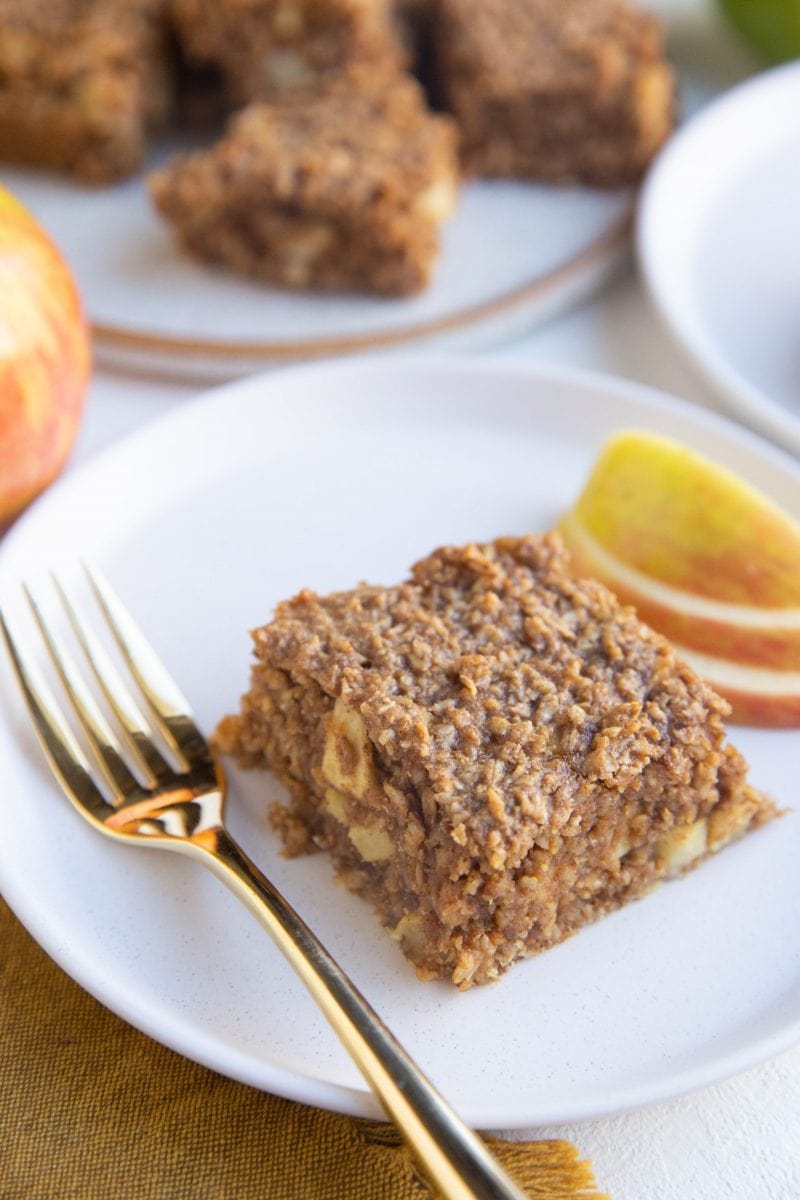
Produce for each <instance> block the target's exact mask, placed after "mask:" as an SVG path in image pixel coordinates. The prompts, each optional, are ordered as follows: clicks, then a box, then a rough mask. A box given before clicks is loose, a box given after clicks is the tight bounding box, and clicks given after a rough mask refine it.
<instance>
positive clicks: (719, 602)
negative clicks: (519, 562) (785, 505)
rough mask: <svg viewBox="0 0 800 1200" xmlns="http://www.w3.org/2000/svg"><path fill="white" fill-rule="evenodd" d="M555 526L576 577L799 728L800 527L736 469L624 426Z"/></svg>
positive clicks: (739, 703)
mask: <svg viewBox="0 0 800 1200" xmlns="http://www.w3.org/2000/svg"><path fill="white" fill-rule="evenodd" d="M558 528H559V530H560V532H561V535H562V537H563V538H564V541H565V543H566V545H567V547H568V549H569V550H570V553H571V556H572V562H573V569H574V571H575V573H576V574H578V575H590V576H592V577H594V578H596V579H600V580H602V582H604V583H605V584H606V585H607V586H608V587H610V588H611V589H612V590H613V591H614V592H615V593H616V594H617V595H618V596H619V598H620V599H621V600H623V601H624V602H625V603H629V604H632V605H634V607H635V608H636V609H637V612H638V613H639V616H640V617H641V618H642V620H643V621H646V622H647V624H649V625H651V626H652V627H653V628H654V629H658V630H659V631H660V632H661V633H663V634H664V635H665V636H666V637H668V638H669V639H670V641H671V642H673V644H674V645H675V646H676V648H677V649H678V650H679V652H680V653H681V654H682V655H683V656H684V657H685V658H686V659H687V660H688V661H689V662H691V663H693V665H694V666H695V667H696V668H697V670H698V671H699V673H700V674H701V675H702V676H703V677H704V678H706V679H708V681H709V682H710V683H712V684H713V685H714V686H715V687H716V689H717V690H718V691H719V692H720V693H721V694H722V695H724V696H725V697H726V698H727V699H728V700H729V701H730V703H731V704H732V706H733V710H734V712H733V715H734V719H735V720H738V721H740V722H743V723H745V724H753V725H767V726H791V727H797V726H800V525H798V524H797V522H795V521H794V520H792V518H791V517H790V516H789V514H788V513H786V512H784V511H783V510H782V509H781V508H779V507H778V506H777V505H776V504H774V503H773V502H772V501H771V500H769V499H768V498H767V497H766V496H764V495H763V494H762V493H761V492H759V491H757V490H756V489H755V488H753V487H751V486H750V485H749V484H748V483H746V482H745V481H744V480H743V479H740V478H739V477H738V476H737V475H735V474H734V473H733V472H731V471H728V470H727V469H726V468H723V467H721V466H718V465H717V464H715V463H713V462H712V461H711V460H710V459H708V458H705V457H704V456H703V455H701V454H698V453H697V452H695V451H694V450H691V449H689V448H688V447H686V446H683V445H681V444H680V443H678V442H675V441H673V440H672V439H669V438H665V437H662V436H660V435H657V434H652V433H649V432H648V433H645V432H639V431H635V430H634V431H628V432H623V433H620V434H618V435H616V436H615V437H614V438H612V439H611V440H610V441H609V442H608V443H607V444H606V445H605V446H604V447H603V449H602V450H601V453H600V455H599V457H598V459H597V462H596V465H595V467H594V469H593V471H592V473H591V476H590V478H589V480H588V481H587V484H586V486H585V488H584V490H583V492H582V493H581V495H580V497H579V499H578V501H577V503H576V505H575V507H574V508H573V509H572V510H571V511H570V512H569V513H567V514H566V515H565V516H564V517H563V518H562V520H561V521H560V523H559V525H558Z"/></svg>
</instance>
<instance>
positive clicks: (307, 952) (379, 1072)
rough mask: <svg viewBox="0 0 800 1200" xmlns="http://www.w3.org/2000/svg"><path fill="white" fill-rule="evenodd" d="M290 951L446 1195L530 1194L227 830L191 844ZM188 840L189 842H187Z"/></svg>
mask: <svg viewBox="0 0 800 1200" xmlns="http://www.w3.org/2000/svg"><path fill="white" fill-rule="evenodd" d="M190 844H192V845H193V846H194V848H195V849H196V850H197V851H199V852H200V853H199V857H200V860H201V861H202V862H204V863H205V865H206V866H209V867H210V868H211V869H212V870H213V871H214V873H215V874H216V875H217V876H218V877H219V878H220V879H221V880H222V882H223V883H225V884H226V885H227V886H228V887H229V888H230V889H231V891H232V892H234V894H235V895H236V896H238V897H239V899H240V900H242V901H244V903H245V904H246V905H247V907H248V908H249V909H250V911H251V912H252V913H253V915H254V916H255V917H256V918H257V920H258V921H260V922H261V924H262V925H263V926H264V927H265V928H266V930H267V932H268V933H269V934H270V936H271V937H272V939H273V941H274V942H275V943H276V944H277V946H278V948H279V949H280V950H281V951H282V952H283V954H284V955H285V956H286V958H287V959H288V960H289V962H290V963H291V965H292V966H293V967H294V969H295V971H296V972H297V974H298V975H299V976H300V978H301V979H302V980H303V983H304V984H305V985H306V987H307V988H308V990H309V991H310V993H311V995H312V996H313V997H314V999H315V1000H316V1001H317V1003H318V1004H319V1006H320V1008H321V1009H322V1012H323V1013H324V1015H325V1016H326V1017H327V1019H328V1021H329V1022H330V1024H331V1025H332V1026H333V1029H334V1030H335V1032H336V1034H337V1035H338V1037H339V1039H340V1040H341V1042H342V1043H343V1045H344V1047H345V1049H346V1050H347V1051H348V1052H349V1054H350V1056H351V1057H352V1058H353V1060H354V1061H355V1063H356V1064H357V1066H358V1067H359V1069H360V1070H361V1072H362V1074H363V1075H364V1078H365V1079H366V1080H367V1082H368V1083H369V1085H370V1087H371V1088H372V1090H373V1091H374V1093H375V1095H376V1096H377V1098H378V1100H379V1101H380V1102H381V1105H382V1106H383V1108H384V1109H385V1111H386V1113H387V1114H388V1116H390V1117H391V1118H392V1120H393V1121H394V1122H395V1124H396V1125H397V1126H398V1128H399V1129H400V1131H401V1132H402V1133H403V1135H404V1136H405V1138H406V1140H407V1141H408V1142H409V1144H410V1145H411V1147H412V1149H413V1150H414V1151H415V1152H416V1155H417V1156H418V1158H419V1161H420V1164H421V1166H422V1168H423V1170H424V1171H425V1173H426V1175H427V1176H428V1177H429V1179H430V1181H431V1182H432V1183H433V1184H435V1186H436V1187H437V1188H438V1189H439V1191H440V1192H441V1194H442V1196H444V1197H445V1198H446V1200H525V1197H524V1194H523V1193H522V1192H521V1191H520V1189H519V1188H518V1187H517V1186H516V1184H515V1183H513V1182H512V1180H511V1179H509V1177H508V1176H507V1175H506V1173H505V1172H504V1171H503V1170H502V1168H501V1167H500V1166H499V1164H498V1163H497V1162H496V1160H495V1159H494V1158H493V1157H492V1156H491V1154H489V1152H488V1150H487V1149H486V1147H485V1146H484V1144H483V1142H481V1141H480V1139H479V1138H478V1137H477V1136H476V1134H474V1133H473V1132H472V1131H471V1130H470V1129H468V1128H467V1126H466V1125H465V1124H464V1122H463V1121H462V1120H461V1119H460V1117H458V1116H457V1115H456V1113H455V1112H454V1111H453V1109H452V1108H451V1107H450V1105H449V1104H448V1103H447V1101H446V1100H445V1099H444V1098H443V1097H442V1096H441V1095H440V1094H439V1092H438V1091H437V1090H436V1089H435V1088H434V1086H433V1084H432V1083H430V1081H429V1080H428V1079H426V1077H425V1076H424V1075H423V1073H422V1072H421V1071H420V1069H419V1068H418V1067H417V1066H416V1064H415V1063H414V1062H413V1060H412V1059H411V1058H410V1057H409V1055H408V1054H407V1053H406V1051H405V1050H404V1049H403V1047H402V1046H401V1045H400V1043H399V1042H398V1041H397V1039H396V1038H395V1037H394V1035H393V1034H392V1033H391V1032H390V1030H389V1029H388V1028H387V1027H386V1025H384V1023H383V1021H382V1020H381V1019H380V1017H379V1016H378V1014H377V1013H376V1012H375V1010H374V1009H373V1008H372V1006H371V1005H370V1004H369V1003H368V1002H367V1000H365V999H364V997H363V996H362V995H361V993H360V992H359V990H358V989H357V988H356V987H355V985H354V984H353V983H351V981H350V980H349V979H348V977H347V975H346V974H345V973H344V971H343V970H342V969H341V967H340V966H338V964H337V963H336V961H335V960H334V959H333V958H332V957H331V955H330V954H329V953H328V951H327V950H326V949H325V947H324V946H323V945H322V943H321V942H320V941H319V940H318V938H316V937H315V935H314V934H313V933H312V932H311V930H310V929H309V927H308V926H307V925H306V923H305V921H304V920H303V919H302V917H300V916H299V915H298V914H297V913H296V912H295V911H294V909H293V908H292V907H291V905H290V904H288V903H287V902H286V900H284V898H283V897H282V896H281V894H280V892H278V891H277V890H276V889H275V888H274V887H273V886H272V884H271V883H270V881H269V880H268V879H267V878H266V876H265V875H264V874H262V872H261V871H260V870H259V869H258V867H257V866H256V865H255V863H254V862H252V861H251V860H250V859H249V858H248V857H247V855H246V854H245V853H244V851H243V850H242V849H241V847H240V846H238V845H237V844H236V842H235V841H234V840H233V838H232V837H231V836H230V834H229V833H228V832H227V830H226V829H223V828H221V827H220V828H215V829H212V830H207V831H206V832H205V835H203V837H202V840H200V839H196V840H193V842H192V843H190ZM184 846H186V843H184Z"/></svg>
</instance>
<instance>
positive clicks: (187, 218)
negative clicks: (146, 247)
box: [151, 76, 458, 296]
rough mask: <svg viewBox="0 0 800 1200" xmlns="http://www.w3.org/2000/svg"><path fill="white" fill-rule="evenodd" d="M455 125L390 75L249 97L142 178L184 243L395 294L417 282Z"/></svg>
mask: <svg viewBox="0 0 800 1200" xmlns="http://www.w3.org/2000/svg"><path fill="white" fill-rule="evenodd" d="M457 172H458V167H457V154H456V134H455V127H454V125H453V123H452V121H451V119H450V118H449V117H445V116H438V115H434V114H433V113H431V112H429V111H428V109H427V107H426V105H425V101H424V98H423V94H422V89H421V88H420V87H419V85H418V84H417V83H416V81H414V80H412V79H411V78H406V77H402V76H398V77H397V78H396V79H394V80H393V81H392V83H391V85H390V86H389V88H388V89H387V90H386V91H382V92H380V93H378V92H375V91H374V90H372V89H371V88H370V87H368V86H366V85H365V86H363V87H362V86H357V85H356V83H355V81H354V80H353V79H348V80H347V81H346V82H343V83H342V84H341V86H338V87H335V88H333V89H332V90H331V91H330V92H327V93H325V94H322V95H320V96H319V97H317V98H315V99H313V100H311V101H308V102H299V101H298V102H293V103H285V104H281V105H269V104H253V105H251V106H250V107H248V108H246V109H244V110H243V111H242V112H241V113H239V114H237V115H236V116H235V117H234V118H233V121H232V123H231V125H230V128H229V131H228V133H227V135H226V136H225V137H224V138H223V139H222V141H220V142H219V143H218V144H217V145H216V146H214V147H212V148H211V149H210V150H208V151H201V152H198V153H195V154H190V155H187V156H184V157H181V158H179V159H177V160H176V161H175V162H173V163H172V164H169V165H168V166H166V167H165V168H164V169H163V170H162V171H161V172H159V173H157V174H155V175H154V176H153V177H152V178H151V190H152V195H153V198H154V200H155V203H156V205H157V207H158V208H159V209H160V211H161V212H162V213H163V215H164V216H165V217H166V218H167V219H168V220H169V221H170V222H171V223H172V225H173V227H174V229H175V231H176V233H177V235H178V237H179V239H180V241H181V242H182V244H183V245H184V247H185V248H186V249H187V250H188V251H189V252H190V253H192V254H194V255H196V256H198V257H199V258H202V259H205V260H207V261H208V262H211V263H218V264H222V265H224V266H227V267H229V268H230V269H232V270H234V271H238V272H240V273H241V274H244V275H249V276H253V277H255V278H257V279H261V280H264V281H266V282H271V283H277V284H282V285H283V286H285V287H293V288H309V287H310V288H324V289H348V290H362V291H370V292H375V293H378V294H384V295H392V296H402V295H406V294H410V293H413V292H416V291H419V290H420V289H421V288H422V287H424V286H425V284H426V283H427V282H428V281H429V278H430V276H431V272H432V270H433V265H434V262H435V260H436V257H437V254H438V250H439V226H440V224H441V222H442V220H443V218H444V217H446V216H447V215H449V213H450V211H451V210H452V208H453V206H454V203H455V196H456V185H457Z"/></svg>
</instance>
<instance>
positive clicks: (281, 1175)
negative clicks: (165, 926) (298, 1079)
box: [0, 900, 607, 1200]
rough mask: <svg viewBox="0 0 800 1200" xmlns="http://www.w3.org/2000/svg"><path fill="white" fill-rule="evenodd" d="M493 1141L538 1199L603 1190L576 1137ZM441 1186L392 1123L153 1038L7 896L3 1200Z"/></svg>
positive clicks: (1, 907)
mask: <svg viewBox="0 0 800 1200" xmlns="http://www.w3.org/2000/svg"><path fill="white" fill-rule="evenodd" d="M492 1146H493V1149H494V1152H495V1153H496V1154H497V1156H498V1158H499V1159H500V1160H501V1161H502V1162H503V1163H504V1165H505V1166H506V1168H507V1169H508V1171H509V1172H510V1173H511V1174H513V1175H514V1176H515V1178H516V1179H517V1180H518V1181H519V1182H520V1184H522V1186H523V1187H524V1188H526V1189H527V1190H528V1192H529V1194H530V1195H531V1196H533V1197H541V1198H545V1197H546V1198H547V1200H577V1197H581V1200H589V1198H591V1200H603V1198H602V1197H601V1196H600V1194H599V1193H598V1192H597V1190H596V1187H595V1184H594V1180H593V1177H592V1170H591V1166H590V1165H589V1164H588V1163H585V1162H582V1161H580V1158H579V1156H578V1152H577V1150H576V1149H575V1147H574V1146H572V1145H570V1143H569V1142H561V1141H549V1142H527V1143H508V1142H500V1141H497V1140H494V1139H493V1140H492ZM431 1195H432V1193H431V1191H430V1189H429V1187H428V1185H427V1184H426V1182H425V1181H424V1179H422V1178H421V1177H420V1176H419V1174H418V1173H417V1170H416V1168H415V1166H414V1163H413V1161H412V1159H411V1157H410V1155H409V1153H408V1151H407V1150H406V1149H405V1147H404V1145H403V1144H402V1143H401V1140H400V1138H399V1135H398V1134H397V1133H396V1132H395V1130H394V1128H393V1127H392V1126H391V1125H386V1124H382V1123H380V1122H377V1121H359V1120H354V1119H351V1118H349V1117H342V1116H339V1115H337V1114H334V1113H328V1112H323V1111H322V1110H320V1109H316V1108H307V1107H305V1106H304V1105H301V1104H295V1103H292V1102H291V1101H288V1100H282V1099H280V1098H278V1097H277V1096H270V1095H266V1094H265V1093H263V1092H259V1091H256V1090H254V1089H253V1088H249V1087H246V1086H245V1085H243V1084H239V1083H234V1082H232V1081H231V1080H229V1079H225V1078H223V1077H222V1076H220V1075H217V1074H215V1073H214V1072H213V1071H209V1070H206V1069H205V1068H204V1067H199V1066H197V1065H196V1064H195V1063H192V1062H189V1061H188V1060H187V1059H184V1058H181V1057H180V1056H179V1055H177V1054H174V1053H173V1052H172V1051H170V1050H167V1049H165V1048H164V1047H163V1046H160V1045H158V1044H157V1043H156V1042H153V1041H151V1040H150V1039H149V1038H148V1037H145V1036H144V1035H143V1034H141V1033H139V1032H138V1031H137V1030H135V1029H132V1028H131V1027H130V1026H128V1025H126V1024H125V1023H124V1022H123V1021H121V1020H120V1019H119V1018H118V1017H116V1016H114V1015H113V1014H112V1013H110V1012H109V1011H108V1010H107V1009H105V1008H103V1007H102V1005H100V1004H98V1003H97V1002H96V1001H95V1000H94V999H93V998H92V997H91V996H89V995H88V993H86V992H84V991H83V990H82V988H80V987H78V985H77V984H75V983H73V981H72V980H71V979H69V978H68V977H67V976H66V975H65V974H64V973H63V972H62V971H61V970H60V969H59V968H58V967H57V966H56V965H55V964H54V963H53V962H51V960H50V959H49V958H47V956H46V955H45V954H44V953H43V952H42V951H41V950H40V949H39V947H38V946H37V945H36V943H35V942H34V941H33V940H32V939H31V938H30V937H29V936H28V934H27V933H26V932H25V930H24V929H23V928H22V926H21V925H20V924H19V922H18V921H17V920H16V919H15V918H14V916H13V915H12V914H11V912H10V911H9V909H8V908H7V906H6V905H5V904H4V903H3V901H2V900H0V1200H430V1197H431ZM606 1200H607V1198H606Z"/></svg>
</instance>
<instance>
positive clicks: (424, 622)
mask: <svg viewBox="0 0 800 1200" xmlns="http://www.w3.org/2000/svg"><path fill="white" fill-rule="evenodd" d="M254 643H255V664H254V666H253V669H252V676H251V681H250V689H249V691H248V692H247V693H246V695H245V696H244V697H243V699H242V703H241V711H240V713H239V714H238V715H236V716H232V717H229V718H227V719H225V720H224V721H223V722H222V723H221V725H220V728H219V730H218V733H217V742H218V747H219V748H220V749H221V750H223V751H225V752H228V753H233V754H234V755H236V756H237V757H238V758H239V760H240V761H241V762H242V763H243V764H244V765H247V766H261V767H268V768H270V769H271V770H272V771H273V772H274V773H275V775H276V776H277V777H278V778H279V779H280V780H281V782H282V783H283V784H284V785H285V787H286V789H287V791H288V793H289V798H290V799H289V803H288V804H286V805H282V806H281V805H279V806H278V807H277V808H276V809H275V810H274V811H273V820H274V823H275V825H276V827H277V828H278V830H279V831H280V832H281V834H282V837H283V840H284V843H285V846H286V849H287V851H288V852H289V853H290V854H296V853H300V852H304V851H310V850H314V849H318V848H322V849H326V850H329V851H330V854H331V857H332V859H333V862H334V864H335V867H336V870H337V872H338V875H339V877H340V878H341V879H342V880H343V882H344V883H345V884H346V885H347V886H348V887H349V888H350V889H351V890H353V891H355V892H357V893H359V894H360V895H362V896H364V897H365V898H366V899H367V900H368V901H369V902H370V903H371V904H372V905H373V906H374V908H375V910H376V912H377V914H378V916H379V918H380V920H381V921H382V923H383V924H384V925H385V926H386V928H387V929H388V930H389V932H390V933H391V935H392V937H394V938H395V939H396V940H397V941H398V942H399V944H400V945H401V947H402V949H403V950H404V952H405V954H406V955H407V956H408V958H409V959H410V960H411V962H412V963H413V964H414V966H415V967H416V969H417V973H418V975H419V977H420V978H421V979H434V978H445V979H450V980H452V982H453V983H454V984H456V985H457V986H458V987H460V988H462V989H463V988H468V987H470V986H472V985H473V984H482V983H488V982H491V981H493V980H496V979H497V978H498V977H499V976H500V975H501V974H502V973H503V972H504V971H505V970H507V968H508V967H509V966H511V964H512V963H514V962H515V961H516V960H518V959H520V958H523V957H525V956H527V955H531V954H536V953H537V952H539V951H541V950H545V949H547V948H548V947H550V946H553V945H554V944H556V943H557V942H560V941H562V940H563V939H564V938H566V937H569V936H570V935H571V934H573V933H575V932H576V931H577V930H579V929H580V928H581V927H583V926H585V925H586V924H587V923H589V922H591V921H594V920H595V919H596V918H598V917H601V916H603V914H605V913H609V912H611V911H613V910H614V909H617V908H619V907H620V906H621V905H624V904H627V903H628V902H629V901H632V900H634V899H636V898H637V897H640V896H643V895H644V894H645V893H646V892H647V891H648V890H649V889H651V888H652V887H653V886H654V885H655V884H656V883H658V882H659V881H661V880H664V879H670V878H672V877H673V876H676V875H680V874H681V873H682V872H684V871H686V870H688V869H689V868H691V867H695V866H697V865H698V863H701V862H702V861H703V860H704V859H705V858H707V857H708V855H710V854H713V853H714V852H715V851H717V850H719V849H720V848H721V847H722V846H724V845H725V844H726V843H728V842H730V841H731V840H732V839H733V838H736V837H738V836H740V835H741V834H744V833H745V832H746V831H747V830H749V829H751V828H753V827H754V826H757V825H760V824H761V823H762V822H764V821H767V820H768V819H769V818H771V817H772V816H773V815H775V811H776V810H775V807H774V805H773V804H772V803H771V802H770V801H769V800H768V799H766V798H765V797H764V796H762V795H760V794H759V793H758V792H757V791H755V790H754V789H753V788H752V787H751V786H750V785H749V784H748V782H747V778H746V776H747V767H746V764H745V762H744V759H743V758H742V756H741V754H739V752H738V751H737V750H736V749H734V748H733V747H732V746H731V745H730V744H729V743H728V742H727V740H726V733H725V726H724V716H725V714H726V713H727V711H728V710H727V705H726V704H725V702H724V701H723V700H721V699H720V698H719V697H718V696H717V695H716V694H715V693H714V692H713V691H712V690H711V688H710V687H708V686H707V685H706V684H705V683H703V682H702V681H701V680H700V679H699V678H698V676H697V675H696V674H695V672H694V671H693V670H692V669H691V668H690V667H688V666H687V665H686V664H685V663H683V662H682V661H681V660H680V659H679V658H678V657H677V656H676V654H675V653H674V651H673V650H672V648H671V647H670V645H669V644H668V643H667V642H666V641H665V639H664V638H662V637H661V636H659V635H658V634H656V633H654V632H653V631H652V630H650V629H649V628H647V627H646V626H645V625H643V624H642V623H641V622H640V621H639V620H638V619H637V617H636V616H635V614H634V613H633V611H632V610H631V609H629V608H625V607H623V606H622V605H620V604H619V603H618V602H617V600H616V599H615V597H614V596H613V595H612V594H611V592H609V591H608V590H607V589H606V588H605V587H603V585H602V584H599V583H595V582H591V581H589V582H586V581H584V582H578V581H575V580H573V579H572V578H571V577H570V575H569V573H568V560H567V555H566V553H565V551H564V549H563V546H562V544H561V541H560V539H559V538H558V535H556V534H548V535H540V536H534V535H530V536H528V537H524V538H501V539H499V540H497V541H495V542H492V543H489V544H488V545H480V546H479V545H467V546H463V547H449V548H444V549H441V550H438V551H436V552H435V553H433V554H432V555H431V556H430V557H429V558H427V559H424V560H423V561H422V562H419V563H417V565H416V566H415V567H414V568H413V570H412V574H411V578H410V579H409V580H408V581H407V582H405V583H401V584H399V585H398V586H396V587H388V588H385V587H369V586H366V585H362V586H360V587H358V588H356V589H355V590H353V591H349V592H342V593H338V594H334V595H329V596H322V597H320V596H317V595H316V594H315V593H314V592H311V591H304V592H301V593H300V595H298V596H296V597H295V598H294V599H293V600H290V601H288V602H286V603H284V604H281V605H279V607H278V609H277V613H276V615H275V618H274V620H273V621H271V622H270V624H268V625H265V626H264V627H263V628H261V629H257V630H256V631H255V633H254Z"/></svg>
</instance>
